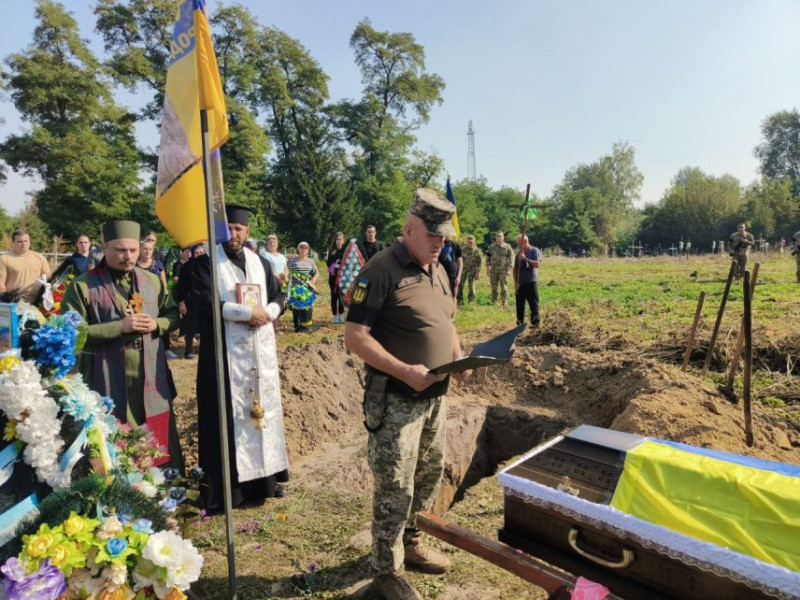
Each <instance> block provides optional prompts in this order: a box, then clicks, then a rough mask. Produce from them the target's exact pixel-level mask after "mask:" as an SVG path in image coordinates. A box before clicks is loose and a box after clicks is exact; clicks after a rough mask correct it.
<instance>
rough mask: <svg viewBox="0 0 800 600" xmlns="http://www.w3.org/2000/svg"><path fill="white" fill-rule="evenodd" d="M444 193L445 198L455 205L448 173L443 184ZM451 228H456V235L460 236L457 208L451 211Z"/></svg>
mask: <svg viewBox="0 0 800 600" xmlns="http://www.w3.org/2000/svg"><path fill="white" fill-rule="evenodd" d="M445 195H446V196H447V199H448V200H450V202H451V203H452V204H453V206H456V197H455V196H454V195H453V188H452V186H451V185H450V175H448V176H447V185H446V186H445ZM453 229H455V230H456V237H461V229H460V228H459V226H458V209H457V208H456V212H454V213H453Z"/></svg>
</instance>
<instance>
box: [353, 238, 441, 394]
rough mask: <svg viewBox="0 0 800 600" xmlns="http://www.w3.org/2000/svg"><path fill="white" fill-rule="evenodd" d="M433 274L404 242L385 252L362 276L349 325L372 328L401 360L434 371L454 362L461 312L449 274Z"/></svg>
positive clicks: (436, 271) (438, 269) (437, 268)
mask: <svg viewBox="0 0 800 600" xmlns="http://www.w3.org/2000/svg"><path fill="white" fill-rule="evenodd" d="M430 269H431V273H430V274H429V273H428V272H426V271H425V270H424V269H423V268H422V267H420V266H419V265H418V264H417V263H415V262H414V260H413V259H412V258H411V255H410V254H409V253H408V250H407V249H406V247H405V246H404V245H403V244H402V243H401V242H395V243H394V245H392V246H391V247H390V248H387V249H386V250H383V251H381V252H379V253H378V254H376V255H375V256H373V257H372V259H371V260H370V261H369V262H368V263H367V265H366V266H365V267H364V268H363V269H362V270H361V272H360V273H359V274H358V278H357V279H356V281H355V283H354V286H355V287H354V288H353V293H352V298H351V303H350V310H349V312H348V314H347V321H348V322H350V323H358V324H360V325H366V326H368V327H370V335H372V337H374V338H375V339H376V340H377V341H378V343H380V344H381V346H383V347H384V348H385V349H386V350H387V351H388V352H389V353H390V354H391V355H392V356H394V357H395V358H397V359H399V360H401V361H403V362H404V363H407V364H412V365H413V364H423V365H425V366H426V367H428V368H429V369H433V368H435V367H438V366H441V365H444V364H447V363H449V362H451V361H452V360H453V336H454V335H455V331H454V325H453V316H454V315H455V306H454V303H453V296H452V295H451V293H450V283H449V281H448V279H447V273H445V271H444V268H443V267H442V266H441V265H439V264H436V265H431V267H430ZM441 383H445V385H444V386H443V387H444V391H446V389H447V386H446V380H445V382H441ZM432 387H433V386H432ZM444 391H442V393H444Z"/></svg>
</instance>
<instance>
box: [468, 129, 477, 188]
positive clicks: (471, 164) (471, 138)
mask: <svg viewBox="0 0 800 600" xmlns="http://www.w3.org/2000/svg"><path fill="white" fill-rule="evenodd" d="M467 140H468V145H467V179H468V180H469V181H475V180H476V179H477V178H478V174H477V173H476V171H475V130H474V129H473V128H472V121H470V122H469V125H468V126H467Z"/></svg>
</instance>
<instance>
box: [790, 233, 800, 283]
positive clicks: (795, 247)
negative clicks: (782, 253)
mask: <svg viewBox="0 0 800 600" xmlns="http://www.w3.org/2000/svg"><path fill="white" fill-rule="evenodd" d="M792 256H794V260H795V263H796V264H797V273H795V275H796V276H797V283H800V231H798V232H797V233H795V234H794V235H793V236H792Z"/></svg>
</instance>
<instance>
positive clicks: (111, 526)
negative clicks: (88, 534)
mask: <svg viewBox="0 0 800 600" xmlns="http://www.w3.org/2000/svg"><path fill="white" fill-rule="evenodd" d="M120 533H122V523H120V522H119V519H118V518H117V517H116V515H111V516H110V517H107V518H106V520H105V521H103V524H102V525H101V526H100V529H99V530H98V531H97V537H98V538H100V539H101V540H109V539H111V538H112V537H115V536H117V535H118V534H120Z"/></svg>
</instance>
